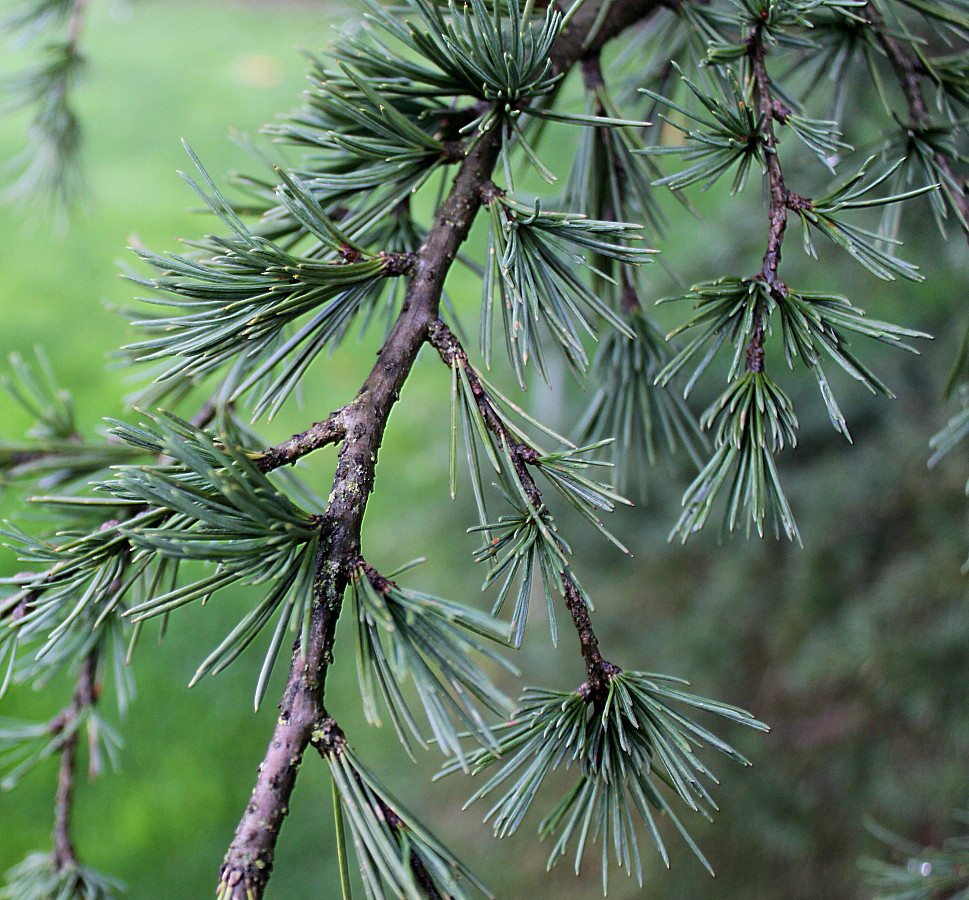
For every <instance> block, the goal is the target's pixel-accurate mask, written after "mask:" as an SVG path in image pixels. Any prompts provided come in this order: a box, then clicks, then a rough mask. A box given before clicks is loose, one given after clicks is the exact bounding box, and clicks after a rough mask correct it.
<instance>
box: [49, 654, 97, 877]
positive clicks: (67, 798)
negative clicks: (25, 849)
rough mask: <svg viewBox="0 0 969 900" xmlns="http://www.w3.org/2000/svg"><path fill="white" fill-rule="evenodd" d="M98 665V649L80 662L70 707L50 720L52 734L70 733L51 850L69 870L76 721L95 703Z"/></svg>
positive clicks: (73, 863) (58, 866) (73, 861)
mask: <svg viewBox="0 0 969 900" xmlns="http://www.w3.org/2000/svg"><path fill="white" fill-rule="evenodd" d="M97 667H98V651H97V649H95V650H92V651H91V653H89V654H88V656H87V657H86V658H85V659H84V662H83V663H81V669H80V671H79V672H78V676H77V684H76V686H75V688H74V695H73V697H72V698H71V703H70V706H68V707H67V708H66V709H65V710H63V712H61V713H60V714H59V715H57V716H55V717H54V719H52V720H51V722H50V726H49V727H50V730H51V732H52V733H53V734H58V733H60V732H63V731H69V732H70V733H69V734H68V736H67V737H66V738H65V739H64V742H63V743H62V744H61V746H60V750H59V752H60V756H61V762H60V768H59V770H58V773H57V795H56V799H55V801H54V833H53V844H54V846H53V850H52V852H51V856H52V859H53V864H54V869H55V870H56V871H61V870H62V869H72V868H76V867H77V853H76V852H75V850H74V842H73V840H72V838H71V813H72V811H73V808H74V781H75V777H76V765H77V743H78V737H79V735H78V732H77V721H78V719H79V718H80V717H81V716H82V715H83V714H84V713H85V711H86V710H88V709H89V708H90V707H92V706H94V705H95V704H96V703H97V699H98V698H97V686H96V684H95V679H96V675H97Z"/></svg>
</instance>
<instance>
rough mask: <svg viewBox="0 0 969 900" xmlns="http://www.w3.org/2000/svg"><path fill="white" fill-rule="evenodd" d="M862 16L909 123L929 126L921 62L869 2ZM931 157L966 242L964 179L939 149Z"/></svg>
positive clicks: (968, 199) (968, 214) (968, 207)
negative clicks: (887, 66)
mask: <svg viewBox="0 0 969 900" xmlns="http://www.w3.org/2000/svg"><path fill="white" fill-rule="evenodd" d="M865 14H866V15H867V17H868V22H869V24H870V25H871V26H872V28H873V29H874V32H875V40H877V41H878V44H879V46H880V47H881V48H882V51H883V52H884V53H885V56H886V57H888V61H889V63H891V66H892V69H893V70H894V71H895V77H896V78H897V79H898V85H899V87H900V88H901V91H902V94H903V95H904V96H905V103H906V104H907V106H908V115H909V119H910V120H911V124H912V125H913V126H914V127H915V128H927V127H928V126H929V125H930V124H931V116H930V114H929V108H928V106H927V104H926V102H925V96H924V95H923V93H922V76H923V75H924V74H925V72H924V66H923V64H922V62H921V60H919V59H918V57H917V56H915V54H914V53H911V52H909V51H908V50H906V49H905V47H903V46H902V42H901V41H900V40H899V39H898V38H896V37H895V36H894V35H892V34H890V33H889V32H888V29H887V28H886V27H885V20H884V19H883V18H882V16H881V13H879V12H878V10H877V9H875V7H874V6H872V4H871V3H869V4H868V5H867V6H866V7H865ZM932 158H933V159H934V160H935V164H936V166H937V167H938V169H939V171H940V172H941V173H942V174H943V175H944V176H945V179H946V180H945V181H944V183H943V185H942V188H943V190H945V192H946V193H947V194H948V196H949V199H950V200H951V201H952V204H953V206H955V207H956V209H958V210H959V214H960V216H961V217H962V230H963V233H964V234H965V236H966V240H967V241H969V225H967V224H966V223H969V196H967V193H966V191H967V190H969V184H967V182H966V179H965V178H963V179H961V180H960V179H959V178H958V177H957V176H956V174H955V172H953V171H952V166H951V164H950V159H949V157H948V156H946V155H945V154H944V153H943V152H942V151H941V150H936V151H934V152H933V154H932ZM960 184H961V186H962V187H961V190H960V189H958V188H955V189H954V188H953V185H960Z"/></svg>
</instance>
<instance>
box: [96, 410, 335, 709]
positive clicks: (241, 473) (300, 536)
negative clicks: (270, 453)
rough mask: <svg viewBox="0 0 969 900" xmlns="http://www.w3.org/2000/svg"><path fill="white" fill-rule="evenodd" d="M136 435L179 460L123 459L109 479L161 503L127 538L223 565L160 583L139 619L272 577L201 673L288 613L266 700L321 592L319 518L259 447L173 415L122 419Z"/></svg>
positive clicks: (280, 627) (120, 433) (125, 430)
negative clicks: (141, 462) (294, 634)
mask: <svg viewBox="0 0 969 900" xmlns="http://www.w3.org/2000/svg"><path fill="white" fill-rule="evenodd" d="M112 433H113V434H115V435H116V436H117V437H120V438H121V439H122V440H124V441H126V442H127V443H128V444H131V445H133V446H137V447H144V448H145V449H149V450H150V451H151V452H153V453H155V454H158V455H162V456H167V457H170V458H171V459H172V460H173V464H170V465H154V466H124V467H120V468H119V469H118V472H117V476H116V479H115V480H113V481H109V482H104V483H102V484H101V485H100V489H101V490H103V491H106V492H109V493H111V494H112V495H114V496H115V497H116V498H118V499H119V500H122V501H124V502H127V503H135V504H143V505H146V506H148V507H149V509H152V510H153V511H154V512H153V514H152V515H153V518H152V519H151V521H144V520H140V521H139V520H138V519H132V520H129V521H127V522H125V523H124V524H123V525H121V526H120V528H119V533H120V536H121V538H123V539H124V540H126V541H130V543H131V545H132V546H133V547H135V548H137V549H138V550H141V551H142V552H143V553H144V554H145V555H146V556H148V557H149V558H153V557H155V558H162V559H165V560H172V561H174V562H176V563H181V562H184V561H188V560H198V561H202V562H206V563H209V564H214V565H215V570H214V571H213V572H212V573H211V574H209V575H205V576H203V577H202V578H199V579H198V580H196V581H190V582H188V583H187V584H183V585H180V586H178V587H173V588H172V589H171V590H168V591H162V592H154V593H153V594H152V595H151V596H150V597H149V598H148V599H147V600H145V601H144V602H142V603H138V604H137V605H134V606H132V607H131V608H130V609H129V610H128V614H130V615H131V617H132V619H133V620H134V621H135V622H140V621H143V620H145V619H150V618H154V617H156V616H161V615H165V614H167V613H170V612H171V611H172V610H175V609H178V608H179V607H181V606H184V605H185V604H187V603H192V602H195V601H201V602H203V603H204V602H206V601H207V600H208V599H209V598H210V597H211V596H212V595H213V594H214V593H216V592H217V591H219V590H221V589H223V588H225V587H228V586H230V585H233V584H240V583H241V584H252V585H263V586H264V589H265V594H264V596H263V598H262V599H261V600H260V601H259V602H258V603H257V604H256V605H255V606H254V607H253V609H252V610H251V611H250V612H249V613H248V614H247V615H246V616H245V617H244V618H243V619H242V620H241V621H240V622H239V623H238V624H237V625H236V626H235V627H234V628H233V629H232V630H231V631H230V632H229V634H228V635H227V636H226V639H225V640H224V641H223V642H222V643H221V644H220V645H219V646H218V647H217V648H216V649H215V650H214V651H213V652H212V654H211V655H210V656H209V657H208V658H207V659H206V660H205V661H204V662H203V663H202V665H201V666H199V669H198V671H197V672H196V674H195V677H194V679H193V681H197V680H198V679H199V678H201V677H203V676H204V675H206V674H209V673H212V674H215V673H217V672H221V671H222V670H223V669H224V668H226V666H228V665H229V664H230V663H231V662H233V661H234V660H235V659H236V658H238V656H239V654H241V653H242V652H243V650H245V649H246V647H248V646H249V644H250V643H252V641H254V640H255V639H256V637H258V635H259V634H260V633H261V631H262V630H263V629H264V628H265V627H266V626H267V624H268V623H269V622H270V621H271V619H272V618H273V616H275V615H277V614H278V619H277V623H276V628H275V633H274V634H273V637H272V639H271V641H270V645H269V649H268V651H267V653H266V657H265V662H264V664H263V669H262V672H261V673H260V676H259V680H258V683H257V686H256V695H255V704H256V707H257V708H258V706H259V703H260V701H261V700H262V697H263V695H264V693H265V689H266V684H267V682H268V679H269V676H270V674H271V673H272V669H273V665H274V664H275V662H276V658H277V656H278V654H279V650H280V646H281V644H282V641H283V638H284V636H285V635H286V631H287V629H288V628H290V627H292V628H294V629H295V628H299V627H300V626H301V625H304V624H305V619H306V617H307V616H308V614H309V609H310V605H311V599H312V593H313V592H312V584H313V577H314V575H313V572H314V563H315V560H316V548H317V543H318V540H319V528H318V521H317V518H316V517H315V516H313V515H311V514H309V513H307V512H304V511H303V510H302V509H300V508H299V507H298V506H297V505H296V504H295V503H293V502H292V501H291V500H290V499H289V498H288V497H287V496H286V495H285V494H283V493H282V492H281V491H280V490H279V489H278V488H277V487H276V486H275V485H274V484H273V483H272V482H271V481H270V480H269V478H268V477H267V476H266V475H265V474H263V473H262V472H261V471H260V470H259V468H258V466H257V465H256V463H255V462H254V460H253V457H252V454H250V453H247V452H246V451H244V450H242V449H241V448H239V447H237V446H234V445H232V444H229V443H222V442H221V441H217V440H216V439H215V438H214V437H212V436H211V435H209V434H208V433H206V432H205V431H203V430H202V429H199V428H195V427H194V426H192V425H191V424H190V423H188V422H185V421H183V420H182V419H179V418H178V417H177V416H173V415H169V416H168V417H167V421H166V420H164V419H160V418H155V419H152V420H151V422H150V423H148V424H147V425H144V426H142V427H140V428H135V427H133V426H129V425H125V424H123V423H120V422H119V423H116V425H115V428H114V429H113V430H112Z"/></svg>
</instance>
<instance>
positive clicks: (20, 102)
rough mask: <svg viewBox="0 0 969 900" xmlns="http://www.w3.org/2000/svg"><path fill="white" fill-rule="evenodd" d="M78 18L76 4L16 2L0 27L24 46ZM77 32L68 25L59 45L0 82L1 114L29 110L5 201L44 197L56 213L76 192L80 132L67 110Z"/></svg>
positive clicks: (76, 68) (77, 72)
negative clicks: (0, 87)
mask: <svg viewBox="0 0 969 900" xmlns="http://www.w3.org/2000/svg"><path fill="white" fill-rule="evenodd" d="M81 15H82V10H81V8H80V5H79V3H78V2H77V0H20V2H17V3H15V4H14V6H13V9H12V11H7V12H6V13H5V15H4V17H3V18H2V19H0V27H4V28H5V29H6V30H9V31H11V32H13V33H14V34H15V35H17V37H18V38H19V39H20V40H21V41H23V42H25V43H26V42H31V41H33V40H35V39H36V37H37V35H38V34H42V33H44V32H45V31H50V30H54V29H60V28H62V27H63V26H64V25H65V23H68V22H69V21H70V20H72V19H75V20H78V22H79V18H80V16H81ZM77 27H79V25H75V24H74V22H73V21H70V24H69V25H68V34H67V35H66V37H65V38H64V39H63V40H53V41H48V43H47V44H46V45H45V46H44V47H43V48H42V49H41V50H40V51H39V54H38V55H39V57H40V61H39V62H37V63H35V64H33V65H30V66H28V67H27V68H25V69H23V70H21V71H19V72H13V73H11V74H7V75H6V76H5V77H4V78H3V79H2V81H0V84H2V85H3V87H4V95H5V99H4V103H3V106H2V107H0V108H2V109H3V111H4V112H7V113H9V112H11V111H13V110H17V109H28V110H31V118H30V124H29V126H28V137H29V141H30V146H29V147H28V148H27V150H26V151H25V152H24V154H23V157H22V161H21V163H20V164H19V165H18V168H20V169H21V173H20V175H19V176H18V178H17V179H16V181H15V182H14V183H13V184H12V185H11V186H10V187H9V189H8V192H9V196H13V197H18V198H19V199H21V200H22V201H24V202H26V201H28V200H30V199H31V198H33V197H35V196H37V195H41V196H43V195H46V198H47V199H48V200H49V201H51V203H52V205H53V207H54V208H55V209H57V208H59V209H60V210H61V211H63V210H65V209H66V208H67V207H68V206H69V204H70V203H71V202H73V200H74V199H75V197H76V195H77V193H78V190H79V187H80V180H79V169H78V156H79V151H80V145H81V127H80V123H79V121H78V118H77V114H76V113H75V112H74V108H73V105H72V104H73V97H72V90H73V88H74V86H75V85H76V83H77V82H78V81H79V79H80V77H81V75H82V73H83V69H84V58H83V56H82V54H81V52H80V49H79V47H78V43H77V35H76V30H75V29H76V28H77Z"/></svg>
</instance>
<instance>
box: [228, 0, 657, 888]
mask: <svg viewBox="0 0 969 900" xmlns="http://www.w3.org/2000/svg"><path fill="white" fill-rule="evenodd" d="M657 7H658V4H657V3H655V2H654V0H614V2H613V3H612V4H611V6H610V8H609V11H608V14H607V15H606V17H605V21H604V22H603V23H601V24H600V26H599V29H598V32H597V35H596V38H595V40H594V41H593V42H592V44H593V46H592V47H590V48H585V49H586V50H591V51H593V52H594V51H595V50H598V49H600V48H601V47H602V46H603V45H604V44H605V43H606V41H607V40H609V39H610V38H612V37H615V36H616V35H617V34H619V33H620V32H621V31H622V30H624V29H625V28H627V27H629V26H630V25H632V24H634V23H635V22H637V21H639V20H641V19H642V18H644V17H645V16H646V15H648V14H649V13H651V12H653V11H654V10H655V9H656V8H657ZM596 9H597V7H594V6H593V5H592V4H589V5H587V6H584V7H583V8H582V10H580V12H579V13H578V14H577V15H576V17H575V18H574V19H573V20H572V22H571V23H570V25H569V27H568V28H567V29H566V30H565V32H564V33H563V34H562V35H561V36H560V37H559V39H558V40H557V42H556V44H555V45H554V47H553V51H552V53H551V60H552V64H553V67H554V69H555V70H556V71H557V72H565V71H567V70H568V69H569V68H571V66H572V65H573V64H574V63H575V62H576V61H577V60H578V59H579V58H580V56H581V54H582V52H583V44H584V43H585V38H586V36H587V35H588V33H589V29H591V27H592V26H593V23H594V22H595V19H596V15H595V13H596ZM500 150H501V131H500V129H498V128H495V127H493V128H491V129H490V130H489V131H487V132H485V133H484V134H482V135H480V136H479V137H478V138H477V140H476V141H475V142H474V144H473V146H472V148H471V149H470V150H469V151H468V152H467V156H466V158H465V159H464V161H463V162H462V163H461V166H460V168H459V170H458V173H457V175H456V177H455V179H454V182H453V185H452V187H451V190H450V193H449V194H448V196H447V199H446V200H445V201H444V203H443V205H442V206H441V208H440V209H439V211H438V213H437V215H436V217H435V222H434V225H433V226H432V228H431V229H430V231H429V232H428V234H427V237H426V238H425V240H424V243H423V245H422V246H421V248H420V250H419V251H418V252H417V256H416V260H415V261H414V263H413V267H412V270H411V272H410V276H409V277H410V281H409V283H408V287H407V293H406V296H405V299H404V303H403V307H402V310H401V313H400V315H399V317H398V319H397V321H396V322H395V324H394V327H393V329H392V331H391V333H390V335H389V336H388V338H387V340H386V341H385V343H384V345H383V347H382V348H381V350H380V351H379V359H378V362H377V364H376V365H375V366H374V368H373V369H372V371H371V373H370V375H369V376H368V378H367V380H366V382H365V383H364V385H363V387H362V388H361V390H360V392H359V393H358V394H357V397H356V399H355V400H354V401H353V402H352V403H351V404H349V405H348V406H346V407H344V409H343V410H342V412H341V416H340V418H341V420H342V424H343V428H344V431H343V441H342V443H341V445H340V448H339V451H338V463H337V469H336V475H335V477H334V481H333V488H332V491H331V494H330V503H329V506H328V508H327V511H326V512H325V513H324V514H323V516H322V522H321V541H320V545H319V557H318V560H317V567H316V584H315V588H314V597H313V605H312V612H311V615H310V623H309V628H308V631H307V635H308V640H307V643H306V645H305V646H302V645H300V646H297V648H296V650H295V652H294V655H293V662H292V666H291V669H290V674H289V678H288V681H287V685H286V689H285V692H284V694H283V699H282V702H281V703H280V716H279V720H278V722H277V725H276V728H275V731H274V734H273V737H272V739H271V740H270V744H269V749H268V750H267V753H266V757H265V758H264V760H263V764H262V765H261V767H260V771H259V776H258V779H257V782H256V786H255V788H254V791H253V795H252V799H251V800H250V803H249V805H248V806H247V808H246V811H245V813H244V815H243V817H242V820H241V822H240V824H239V827H238V828H237V830H236V836H235V838H234V840H233V842H232V844H231V846H230V848H229V851H228V853H227V855H226V859H225V862H224V864H223V867H222V870H221V873H220V885H221V890H222V896H223V897H224V898H225V900H260V898H261V897H262V896H263V892H264V890H265V886H266V883H267V881H268V879H269V876H270V873H271V871H272V865H273V858H274V854H275V845H276V840H277V837H278V834H279V827H280V826H281V824H282V820H283V819H284V818H285V815H286V810H287V808H288V804H289V797H290V794H291V793H292V789H293V786H294V784H295V780H296V774H297V772H298V770H299V765H300V762H301V760H302V757H303V754H304V752H305V750H306V747H307V746H308V744H309V743H310V742H311V740H312V735H313V732H314V730H315V729H318V728H319V727H321V725H322V723H323V722H324V721H325V719H326V715H325V710H324V706H323V691H324V686H325V681H326V673H327V670H328V668H329V665H330V663H331V661H332V647H333V640H334V637H335V631H336V622H337V619H338V618H339V615H340V609H341V604H342V599H343V593H344V590H345V588H346V586H347V583H348V579H349V575H350V563H351V561H352V560H353V559H354V558H355V557H356V556H357V555H358V554H359V549H360V547H359V542H360V528H361V524H362V520H363V514H364V510H365V508H366V504H367V499H368V498H369V495H370V491H371V489H372V488H373V479H374V468H375V465H376V460H377V452H378V450H379V448H380V444H381V441H382V439H383V434H384V430H385V428H386V424H387V418H388V416H389V414H390V411H391V409H392V408H393V406H394V404H395V403H396V400H397V398H398V396H399V394H400V390H401V388H402V387H403V384H404V382H405V381H406V379H407V377H408V375H409V374H410V370H411V368H412V366H413V364H414V361H415V360H416V358H417V354H418V352H419V350H420V348H421V346H422V344H423V343H424V342H425V340H426V339H427V338H428V335H429V329H430V328H431V326H432V325H433V324H434V323H435V322H437V321H438V306H439V304H440V300H441V295H442V292H443V288H444V281H445V278H446V276H447V273H448V271H449V269H450V267H451V265H452V263H453V262H454V259H455V257H456V255H457V251H458V248H459V247H460V245H461V244H462V243H463V241H464V239H465V238H466V237H467V234H468V232H469V230H470V228H471V224H472V222H473V221H474V218H475V216H476V215H477V213H478V210H479V209H480V207H481V204H482V190H481V189H482V186H483V185H485V184H487V183H488V182H489V181H490V178H491V173H492V170H493V169H494V167H495V165H496V163H497V160H498V155H499V152H500ZM324 438H325V442H330V440H329V438H330V431H329V430H328V429H324ZM299 443H300V442H299V441H297V444H299ZM310 443H313V442H312V441H311V442H310ZM314 449H315V444H314ZM293 452H294V453H296V452H297V451H296V450H295V448H294V450H293ZM283 453H284V455H285V454H286V451H283ZM293 458H296V457H295V456H294V457H293ZM287 461H289V460H288V457H287ZM526 474H527V473H526ZM568 578H569V584H571V585H572V591H573V595H574V597H575V598H580V596H581V589H579V588H578V586H577V584H575V583H574V581H573V580H572V579H571V576H568ZM572 607H574V612H573V620H574V621H575V622H576V627H577V629H579V634H580V640H583V656H584V657H585V658H586V666H587V671H588V672H589V673H590V674H589V677H590V683H591V686H592V687H596V686H598V685H600V684H601V683H602V682H603V679H604V677H605V675H606V666H607V664H606V663H605V661H604V660H602V657H601V655H600V654H599V650H598V643H597V641H596V640H595V637H594V633H593V632H592V631H591V623H590V624H588V627H587V619H588V610H587V609H586V606H585V603H584V601H580V600H575V599H574V600H573V603H572ZM570 611H573V610H572V609H571V608H570Z"/></svg>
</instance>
